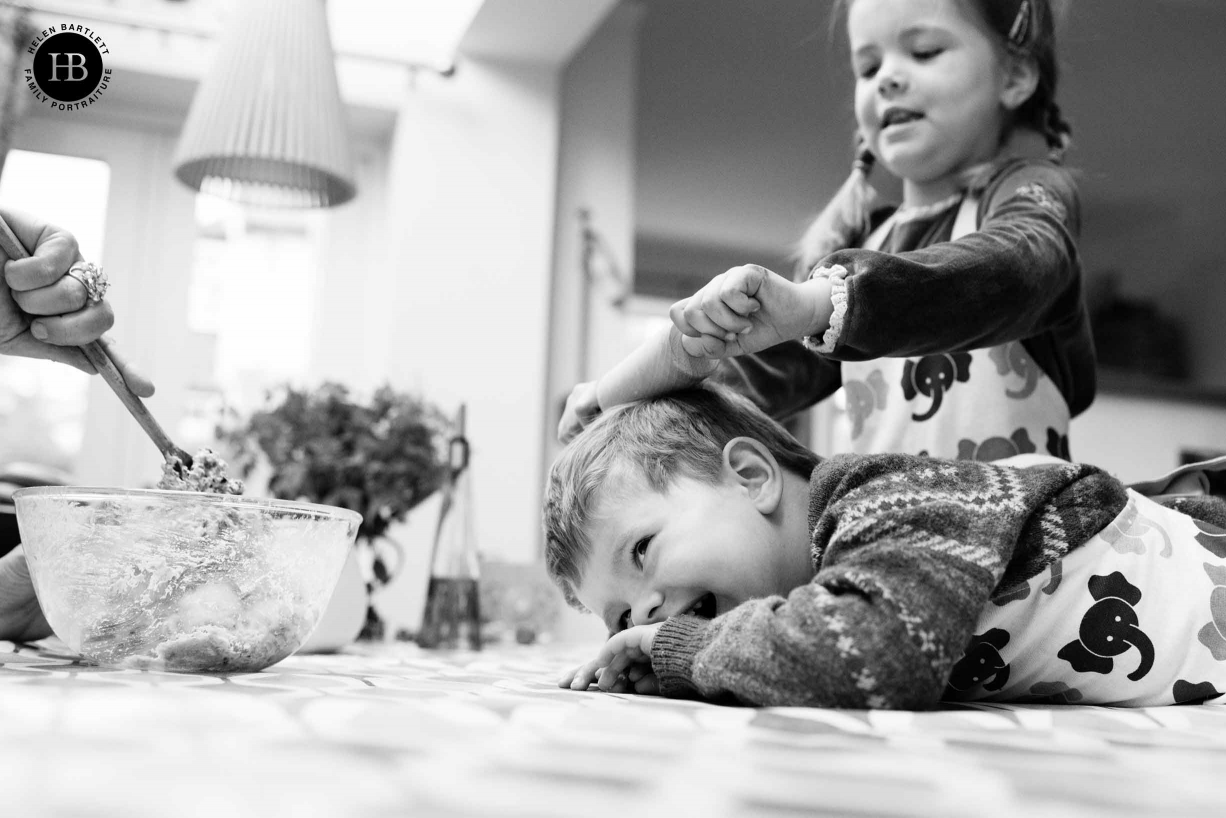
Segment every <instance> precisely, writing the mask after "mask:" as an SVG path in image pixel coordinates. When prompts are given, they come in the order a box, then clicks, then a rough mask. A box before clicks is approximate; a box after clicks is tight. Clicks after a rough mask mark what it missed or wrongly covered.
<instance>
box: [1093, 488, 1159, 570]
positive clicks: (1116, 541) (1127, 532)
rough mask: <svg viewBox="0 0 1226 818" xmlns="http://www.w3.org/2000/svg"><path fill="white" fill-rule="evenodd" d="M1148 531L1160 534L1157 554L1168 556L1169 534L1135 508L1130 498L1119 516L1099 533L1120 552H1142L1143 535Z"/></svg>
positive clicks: (1143, 551) (1143, 550) (1143, 545)
mask: <svg viewBox="0 0 1226 818" xmlns="http://www.w3.org/2000/svg"><path fill="white" fill-rule="evenodd" d="M1150 531H1156V532H1158V534H1160V535H1161V536H1162V551H1160V552H1159V553H1158V556H1160V557H1168V558H1169V557H1170V556H1171V536H1170V535H1169V534H1167V533H1166V529H1165V528H1163V527H1162V526H1160V525H1158V523H1156V522H1154V521H1153V520H1151V519H1149V518H1148V517H1146V516H1145V515H1143V514H1142V513H1141V512H1140V511H1139V510H1138V509H1137V505H1136V503H1135V502H1133V501H1132V500H1131V499H1130V500H1129V501H1128V505H1127V506H1126V507H1125V508H1124V510H1123V511H1122V512H1120V516H1119V517H1118V518H1116V519H1114V520H1112V521H1111V522H1110V523H1108V524H1107V527H1106V528H1104V529H1103V530H1102V532H1101V535H1102V538H1103V539H1104V540H1105V541H1106V542H1107V544H1109V545H1110V546H1111V547H1112V548H1114V549H1115V550H1116V551H1118V552H1119V553H1121V554H1129V553H1132V554H1144V553H1145V535H1146V534H1147V533H1149V532H1150Z"/></svg>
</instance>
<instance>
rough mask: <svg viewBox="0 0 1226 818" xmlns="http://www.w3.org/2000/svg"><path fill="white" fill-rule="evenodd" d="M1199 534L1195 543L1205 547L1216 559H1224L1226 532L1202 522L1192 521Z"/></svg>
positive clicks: (1225, 556)
mask: <svg viewBox="0 0 1226 818" xmlns="http://www.w3.org/2000/svg"><path fill="white" fill-rule="evenodd" d="M1192 522H1194V523H1196V527H1197V529H1199V531H1200V533H1199V534H1197V535H1196V541H1197V542H1198V543H1200V544H1201V545H1203V546H1204V547H1205V550H1207V551H1208V552H1209V553H1210V554H1212V555H1213V556H1215V557H1218V558H1220V559H1221V558H1226V531H1223V530H1222V529H1220V528H1218V527H1217V526H1215V525H1211V524H1210V523H1206V522H1205V521H1203V520H1196V519H1194V520H1192Z"/></svg>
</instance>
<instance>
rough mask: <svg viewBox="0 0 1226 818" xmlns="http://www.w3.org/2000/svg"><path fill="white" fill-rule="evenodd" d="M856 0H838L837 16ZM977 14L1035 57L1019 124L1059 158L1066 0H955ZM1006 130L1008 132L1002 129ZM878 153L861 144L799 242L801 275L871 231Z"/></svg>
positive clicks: (1063, 130)
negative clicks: (1061, 27) (1059, 54)
mask: <svg viewBox="0 0 1226 818" xmlns="http://www.w3.org/2000/svg"><path fill="white" fill-rule="evenodd" d="M853 2H855V0H835V6H834V9H835V15H836V16H835V19H838V18H840V17H842V16H844V15H845V14H846V12H847V8H848V6H850V5H851V3H853ZM956 2H958V3H961V4H962V5H963V6H964V7H966V8H969V9H970V10H972V11H973V13H975V14H978V15H979V17H980V19H981V20H982V21H983V22H984V23H985V25H986V26H987V28H988V30H989V31H990V32H992V33H993V34H995V35H996V36H997V37H998V38H999V39H1000V42H1001V43H1002V44H1003V45H1004V46H1005V48H1006V49H1007V50H1008V52H1009V53H1010V54H1011V55H1012V56H1014V57H1020V58H1024V59H1031V60H1034V62H1035V65H1036V66H1037V67H1038V73H1039V81H1038V84H1037V86H1036V87H1035V90H1034V93H1033V94H1031V96H1030V98H1029V99H1027V100H1026V101H1025V102H1024V103H1022V105H1021V106H1020V107H1019V108H1018V109H1017V111H1015V112H1014V118H1013V125H1014V127H1018V126H1021V127H1025V128H1030V129H1032V130H1034V131H1036V132H1037V133H1040V134H1042V135H1043V138H1044V139H1045V140H1046V141H1047V146H1048V148H1049V149H1050V150H1051V156H1052V158H1053V159H1054V160H1059V159H1060V158H1061V157H1062V156H1063V154H1064V151H1065V150H1066V149H1067V148H1068V145H1069V138H1070V136H1071V134H1072V129H1071V128H1070V127H1069V124H1068V122H1067V120H1065V118H1064V115H1063V114H1062V113H1061V112H1060V106H1059V105H1058V104H1056V82H1057V80H1058V78H1059V67H1058V65H1057V63H1056V20H1055V17H1056V11H1057V9H1056V6H1057V4H1061V5H1062V3H1063V0H956ZM1002 136H1003V135H1002ZM875 161H876V157H874V156H873V154H872V152H871V151H869V150H868V148H867V147H866V146H865V145H864V144H863V143H862V142H858V143H857V146H856V156H855V160H854V162H853V163H852V169H851V175H850V176H849V177H848V178H847V181H846V182H844V183H843V186H842V187H841V188H839V190H838V192H837V193H835V195H834V196H833V197H832V198H831V199H830V201H829V202H828V203H827V204H826V206H825V208H823V209H822V212H821V213H819V214H818V216H817V218H815V219H814V220H813V223H812V224H810V225H809V228H808V229H807V230H806V231H805V234H804V236H802V237H801V239H800V241H799V242H797V244H796V251H795V258H796V260H797V265H796V278H797V279H800V280H803V279H805V278H808V276H809V274H810V273H811V272H812V270H813V267H814V265H816V264H817V262H819V261H821V260H822V259H823V258H825V257H826V256H828V255H830V254H831V253H833V252H835V251H836V250H842V249H844V248H847V247H850V246H852V244H853V243H854V242H855V241H857V240H858V239H859V238H861V237H862V236H863V235H864V234H865V233H866V232H867V231H868V219H869V213H870V210H871V208H872V202H873V199H874V197H875V193H874V191H873V188H872V186H871V185H870V184H869V182H868V174H869V172H870V171H871V170H872V167H873V163H874V162H875Z"/></svg>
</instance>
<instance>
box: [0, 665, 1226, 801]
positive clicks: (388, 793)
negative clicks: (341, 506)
mask: <svg viewBox="0 0 1226 818" xmlns="http://www.w3.org/2000/svg"><path fill="white" fill-rule="evenodd" d="M57 645H58V643H54V642H52V643H45V644H43V645H41V646H37V647H34V646H14V645H12V644H10V643H6V642H0V816H6V817H7V816H13V817H14V818H17V816H21V818H28V817H29V816H72V817H73V818H79V817H80V816H122V817H123V818H143V816H150V818H153V816H157V817H158V818H162V817H163V816H210V817H211V818H224V817H225V816H240V817H241V818H245V816H260V818H265V817H266V816H282V815H284V816H295V817H296V818H298V817H302V818H313V816H344V817H345V818H350V817H352V818H365V816H399V815H413V816H462V815H472V816H554V815H558V816H567V818H575V816H583V818H591V816H603V815H619V816H620V815H632V816H634V815H638V816H653V815H659V816H689V815H696V816H704V818H723V817H724V816H767V818H771V817H772V816H798V815H823V816H826V815H829V816H841V815H847V816H896V815H922V816H941V817H942V818H948V817H949V816H975V818H981V817H982V816H991V818H998V817H1000V816H1027V818H1035V817H1036V816H1043V817H1044V818H1047V816H1113V818H1126V816H1134V815H1153V816H1222V815H1226V707H1223V706H1189V707H1168V708H1154V709H1145V710H1122V709H1114V708H1102V707H1076V706H1064V707H1058V706H1038V705H1031V706H1016V707H1001V706H965V707H964V706H959V707H957V708H956V709H950V710H943V711H938V712H932V713H905V712H862V711H847V710H817V709H801V708H771V709H751V708H736V707H717V706H712V705H705V704H700V703H696V702H685V701H672V700H664V699H658V698H654V697H641V696H630V695H610V694H604V693H600V692H595V691H592V692H587V693H575V692H571V691H565V690H559V689H558V688H557V687H556V686H555V684H554V679H555V678H556V677H557V676H558V674H559V672H560V671H561V669H562V668H564V667H566V666H568V665H570V664H572V663H575V662H577V661H578V660H580V659H582V658H585V657H586V656H587V650H582V651H577V650H576V649H573V648H569V649H566V648H558V647H553V648H549V647H534V648H523V647H513V648H512V647H505V648H499V649H493V650H486V651H483V652H480V653H469V652H427V651H423V650H420V649H418V648H417V647H416V646H413V645H379V646H355V647H353V648H351V649H349V650H348V651H346V652H345V653H343V654H339V655H320V656H300V657H291V658H290V659H287V660H286V661H284V662H282V663H281V664H279V665H277V666H275V667H273V668H270V669H269V670H266V671H264V672H262V673H256V674H249V675H235V676H228V677H219V676H198V675H186V674H170V673H154V672H137V671H124V670H112V669H106V668H98V667H93V666H90V665H87V664H84V663H82V662H80V661H77V660H76V659H75V658H74V657H73V656H72V655H71V654H69V653H68V652H66V651H65V650H63V648H62V646H61V647H58V648H57Z"/></svg>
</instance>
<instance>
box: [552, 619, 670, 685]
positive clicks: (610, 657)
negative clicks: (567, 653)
mask: <svg viewBox="0 0 1226 818" xmlns="http://www.w3.org/2000/svg"><path fill="white" fill-rule="evenodd" d="M663 624H664V623H663V622H655V623H652V624H650V625H636V626H634V627H633V628H626V629H625V630H624V631H618V632H617V633H615V634H613V635H612V636H610V637H609V640H608V641H607V642H605V644H604V647H602V648H601V649H600V653H598V654H597V655H596V658H595V659H593V660H591V661H590V662H585V663H584V664H582V665H580V666H579V667H577V668H575V669H574V670H573V671H570V672H568V673H566V674H564V675H563V676H562V678H561V679H559V680H558V687H566V688H570V689H571V690H587V689H588V686H589V685H591V684H592V683H593V682H596V683H597V684H598V685H599V686H600V689H601V690H604V691H606V692H608V693H625V692H627V691H628V690H629V689H630V688H631V687H633V688H634V692H635V693H644V694H652V695H655V694H658V693H659V692H660V684H659V680H658V679H656V675H655V673H654V672H653V671H652V669H651V646H652V643H653V642H654V641H655V638H656V632H657V631H659V630H660V626H661V625H663Z"/></svg>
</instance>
